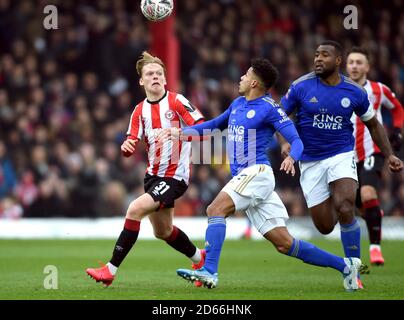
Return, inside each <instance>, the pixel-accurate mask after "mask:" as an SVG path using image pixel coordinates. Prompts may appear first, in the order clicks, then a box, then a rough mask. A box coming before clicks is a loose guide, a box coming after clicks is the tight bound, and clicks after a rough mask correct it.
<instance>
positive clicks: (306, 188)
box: [299, 151, 358, 208]
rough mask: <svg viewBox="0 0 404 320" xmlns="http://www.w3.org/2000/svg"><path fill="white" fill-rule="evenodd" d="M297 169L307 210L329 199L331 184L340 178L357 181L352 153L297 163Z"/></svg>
mask: <svg viewBox="0 0 404 320" xmlns="http://www.w3.org/2000/svg"><path fill="white" fill-rule="evenodd" d="M299 168H300V185H301V187H302V190H303V194H304V197H305V198H306V202H307V206H308V207H309V208H311V207H314V206H316V205H318V204H320V203H322V202H323V201H325V200H327V199H328V198H329V197H330V186H329V184H330V183H331V182H333V181H335V180H339V179H342V178H352V179H354V180H355V181H358V174H357V172H356V163H355V155H354V152H353V151H349V152H344V153H340V154H337V155H335V156H333V157H330V158H327V159H324V160H319V161H299Z"/></svg>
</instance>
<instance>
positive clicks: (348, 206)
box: [335, 199, 354, 215]
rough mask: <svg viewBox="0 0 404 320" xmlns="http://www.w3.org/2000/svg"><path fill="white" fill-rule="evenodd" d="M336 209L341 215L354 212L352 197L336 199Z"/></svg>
mask: <svg viewBox="0 0 404 320" xmlns="http://www.w3.org/2000/svg"><path fill="white" fill-rule="evenodd" d="M335 209H336V211H337V212H339V213H340V215H350V214H353V212H354V201H353V200H351V199H343V200H339V201H335Z"/></svg>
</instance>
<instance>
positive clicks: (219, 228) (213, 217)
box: [177, 191, 235, 288]
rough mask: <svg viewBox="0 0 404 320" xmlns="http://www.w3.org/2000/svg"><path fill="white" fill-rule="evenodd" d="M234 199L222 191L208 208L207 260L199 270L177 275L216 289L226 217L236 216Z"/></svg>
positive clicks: (180, 271) (178, 272) (185, 270)
mask: <svg viewBox="0 0 404 320" xmlns="http://www.w3.org/2000/svg"><path fill="white" fill-rule="evenodd" d="M234 212H235V204H234V202H233V200H232V198H231V197H230V196H229V195H228V194H227V193H226V192H224V191H221V192H220V193H219V194H218V195H217V197H216V198H215V199H214V200H213V202H212V203H211V204H210V205H209V206H208V208H207V215H208V227H207V229H206V234H205V250H206V258H205V263H204V265H203V267H202V268H201V269H199V270H188V269H178V270H177V274H178V275H179V276H180V277H182V278H184V279H186V280H189V281H192V282H194V281H200V282H201V283H202V284H203V285H204V286H205V287H207V288H215V287H216V286H217V283H218V275H217V271H218V266H219V259H220V253H221V251H222V246H223V242H224V239H225V237H226V217H228V216H230V215H232V214H234Z"/></svg>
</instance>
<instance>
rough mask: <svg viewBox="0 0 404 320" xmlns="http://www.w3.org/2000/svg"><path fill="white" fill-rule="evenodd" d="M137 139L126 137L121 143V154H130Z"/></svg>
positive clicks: (126, 155) (133, 150) (127, 155)
mask: <svg viewBox="0 0 404 320" xmlns="http://www.w3.org/2000/svg"><path fill="white" fill-rule="evenodd" d="M136 143H137V140H133V139H127V140H125V141H124V142H123V143H122V145H121V151H122V154H123V155H124V156H125V157H129V156H131V155H132V154H133V153H134V152H135V147H136Z"/></svg>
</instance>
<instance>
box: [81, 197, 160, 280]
mask: <svg viewBox="0 0 404 320" xmlns="http://www.w3.org/2000/svg"><path fill="white" fill-rule="evenodd" d="M159 206H160V203H159V202H156V201H154V199H153V198H152V197H151V196H150V195H149V194H147V193H145V194H143V195H141V196H140V197H138V198H137V199H136V200H134V201H132V202H131V204H130V205H129V207H128V209H127V211H126V218H125V224H124V227H123V230H122V232H121V234H120V235H119V237H118V240H117V241H116V244H115V246H114V250H113V253H112V258H111V260H110V261H109V262H108V263H107V265H106V266H104V267H101V268H89V269H87V270H86V272H87V274H88V275H90V276H91V277H92V278H93V279H95V280H96V281H97V282H98V281H102V282H103V283H104V284H105V285H107V286H108V285H110V284H111V283H112V281H113V280H114V277H115V274H116V272H117V270H118V267H119V266H120V265H121V263H122V261H123V260H124V259H125V257H126V256H127V254H128V253H129V251H130V250H131V249H132V247H133V245H134V244H135V242H136V240H137V238H138V235H139V230H140V221H141V220H142V219H143V217H145V216H146V215H147V214H149V213H151V212H153V211H155V210H156V209H157V208H158V207H159Z"/></svg>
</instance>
